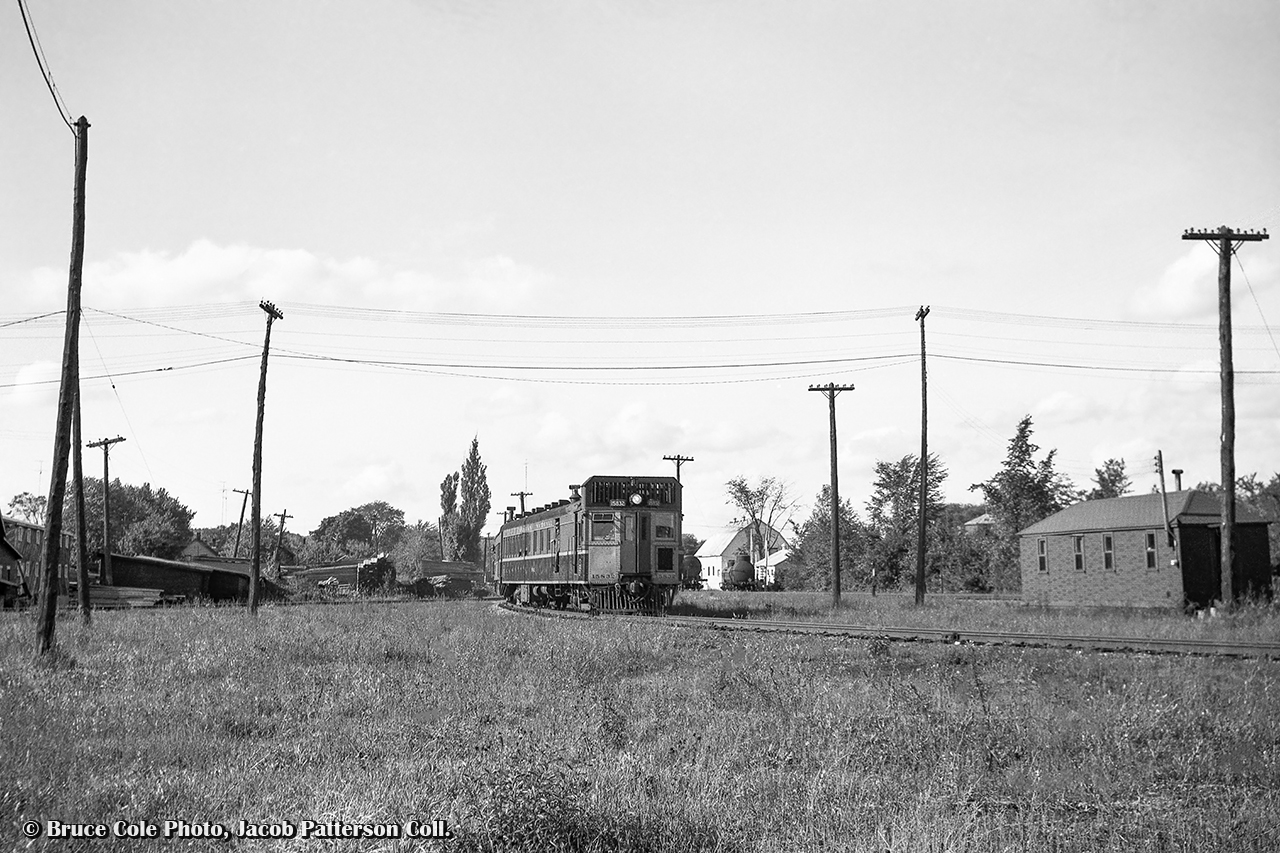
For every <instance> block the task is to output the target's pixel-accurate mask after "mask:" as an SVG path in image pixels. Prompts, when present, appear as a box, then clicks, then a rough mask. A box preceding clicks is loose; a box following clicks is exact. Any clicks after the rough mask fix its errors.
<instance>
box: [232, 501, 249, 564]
mask: <svg viewBox="0 0 1280 853" xmlns="http://www.w3.org/2000/svg"><path fill="white" fill-rule="evenodd" d="M231 491H233V492H235V493H236V494H237V495H244V497H243V498H241V500H240V523H239V524H237V525H236V548H235V550H234V551H232V552H231V556H232V557H239V556H240V531H241V530H243V529H244V508H245V507H246V506H248V504H249V495H251V494H253V493H252V492H250V491H249V490H248V489H232V490H231Z"/></svg>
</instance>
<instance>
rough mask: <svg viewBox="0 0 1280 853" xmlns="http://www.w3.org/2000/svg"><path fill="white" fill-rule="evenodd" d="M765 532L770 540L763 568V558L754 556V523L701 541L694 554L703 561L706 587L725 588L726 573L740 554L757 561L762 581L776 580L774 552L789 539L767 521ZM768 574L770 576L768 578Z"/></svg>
mask: <svg viewBox="0 0 1280 853" xmlns="http://www.w3.org/2000/svg"><path fill="white" fill-rule="evenodd" d="M761 527H762V528H763V529H764V530H763V532H764V536H765V538H766V539H767V540H768V553H769V558H768V560H769V567H768V569H767V570H765V569H764V560H763V559H761V560H759V561H756V560H755V553H756V549H755V527H754V526H752V525H750V524H747V525H744V526H742V527H737V528H734V529H731V530H727V531H724V532H722V533H718V534H716V535H714V536H712V537H710V538H709V539H707V541H705V542H703V543H702V547H701V548H699V549H698V553H697V554H695V555H694V556H696V557H697V558H698V561H699V562H701V563H702V585H703V588H704V589H722V588H723V582H724V576H725V573H726V572H727V571H729V569H731V568H733V562H734V560H736V559H737V558H738V554H747V555H749V557H750V558H751V560H752V562H753V563H756V562H758V563H759V565H758V566H757V569H756V578H757V581H758V582H759V583H761V584H768V583H773V580H774V578H775V577H776V571H777V566H776V563H775V558H774V555H775V554H777V553H778V552H780V551H783V550H785V549H786V547H787V540H786V539H785V538H783V536H782V534H781V533H779V532H778V531H776V530H774V529H773V528H772V527H770V526H769V525H767V524H763V525H761ZM766 577H767V579H766Z"/></svg>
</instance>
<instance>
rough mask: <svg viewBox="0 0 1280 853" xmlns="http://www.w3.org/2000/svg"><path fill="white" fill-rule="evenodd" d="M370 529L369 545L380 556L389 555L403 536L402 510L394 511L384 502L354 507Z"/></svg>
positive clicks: (393, 508)
mask: <svg viewBox="0 0 1280 853" xmlns="http://www.w3.org/2000/svg"><path fill="white" fill-rule="evenodd" d="M353 512H356V513H359V514H360V515H361V516H362V517H364V519H365V520H366V521H368V522H369V525H370V527H371V528H372V532H371V535H370V537H369V543H370V544H371V545H372V546H373V548H374V550H375V551H377V552H378V553H380V554H389V553H390V552H391V550H392V549H393V548H395V546H396V543H397V542H399V541H400V537H401V536H402V535H403V534H404V510H402V509H396V508H395V507H393V506H392V505H391V504H389V503H387V502H386V501H372V502H371V503H367V504H364V505H362V506H358V507H356V508H355V509H354V510H353Z"/></svg>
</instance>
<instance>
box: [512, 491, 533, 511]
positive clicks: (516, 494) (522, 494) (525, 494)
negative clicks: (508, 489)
mask: <svg viewBox="0 0 1280 853" xmlns="http://www.w3.org/2000/svg"><path fill="white" fill-rule="evenodd" d="M511 497H513V498H519V499H520V514H521V515H524V499H525V498H529V497H533V492H512V493H511Z"/></svg>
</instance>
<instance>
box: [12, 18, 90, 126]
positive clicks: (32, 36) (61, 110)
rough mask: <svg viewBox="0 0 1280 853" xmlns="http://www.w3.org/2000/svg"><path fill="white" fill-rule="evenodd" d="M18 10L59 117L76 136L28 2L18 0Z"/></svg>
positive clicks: (69, 113) (69, 112)
mask: <svg viewBox="0 0 1280 853" xmlns="http://www.w3.org/2000/svg"><path fill="white" fill-rule="evenodd" d="M18 9H19V10H20V11H21V12H22V25H23V26H24V27H26V29H27V41H29V42H30V43H31V52H32V53H34V54H35V55H36V64H37V65H39V66H40V74H41V75H43V77H44V84H45V85H46V86H48V87H49V94H50V95H52V96H53V104H54V106H56V107H57V108H58V116H59V117H60V118H61V119H62V123H63V124H65V125H66V126H67V130H69V131H71V133H72V134H73V135H74V134H75V133H76V128H75V124H74V122H72V120H71V111H70V110H68V109H67V105H66V104H65V103H63V100H62V93H61V92H59V91H58V85H57V84H56V83H54V82H53V73H52V72H51V71H50V70H49V60H47V59H45V56H44V47H43V46H42V45H41V44H40V36H39V35H37V34H36V27H35V24H33V23H32V22H31V12H30V11H28V9H27V4H26V0H18Z"/></svg>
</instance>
